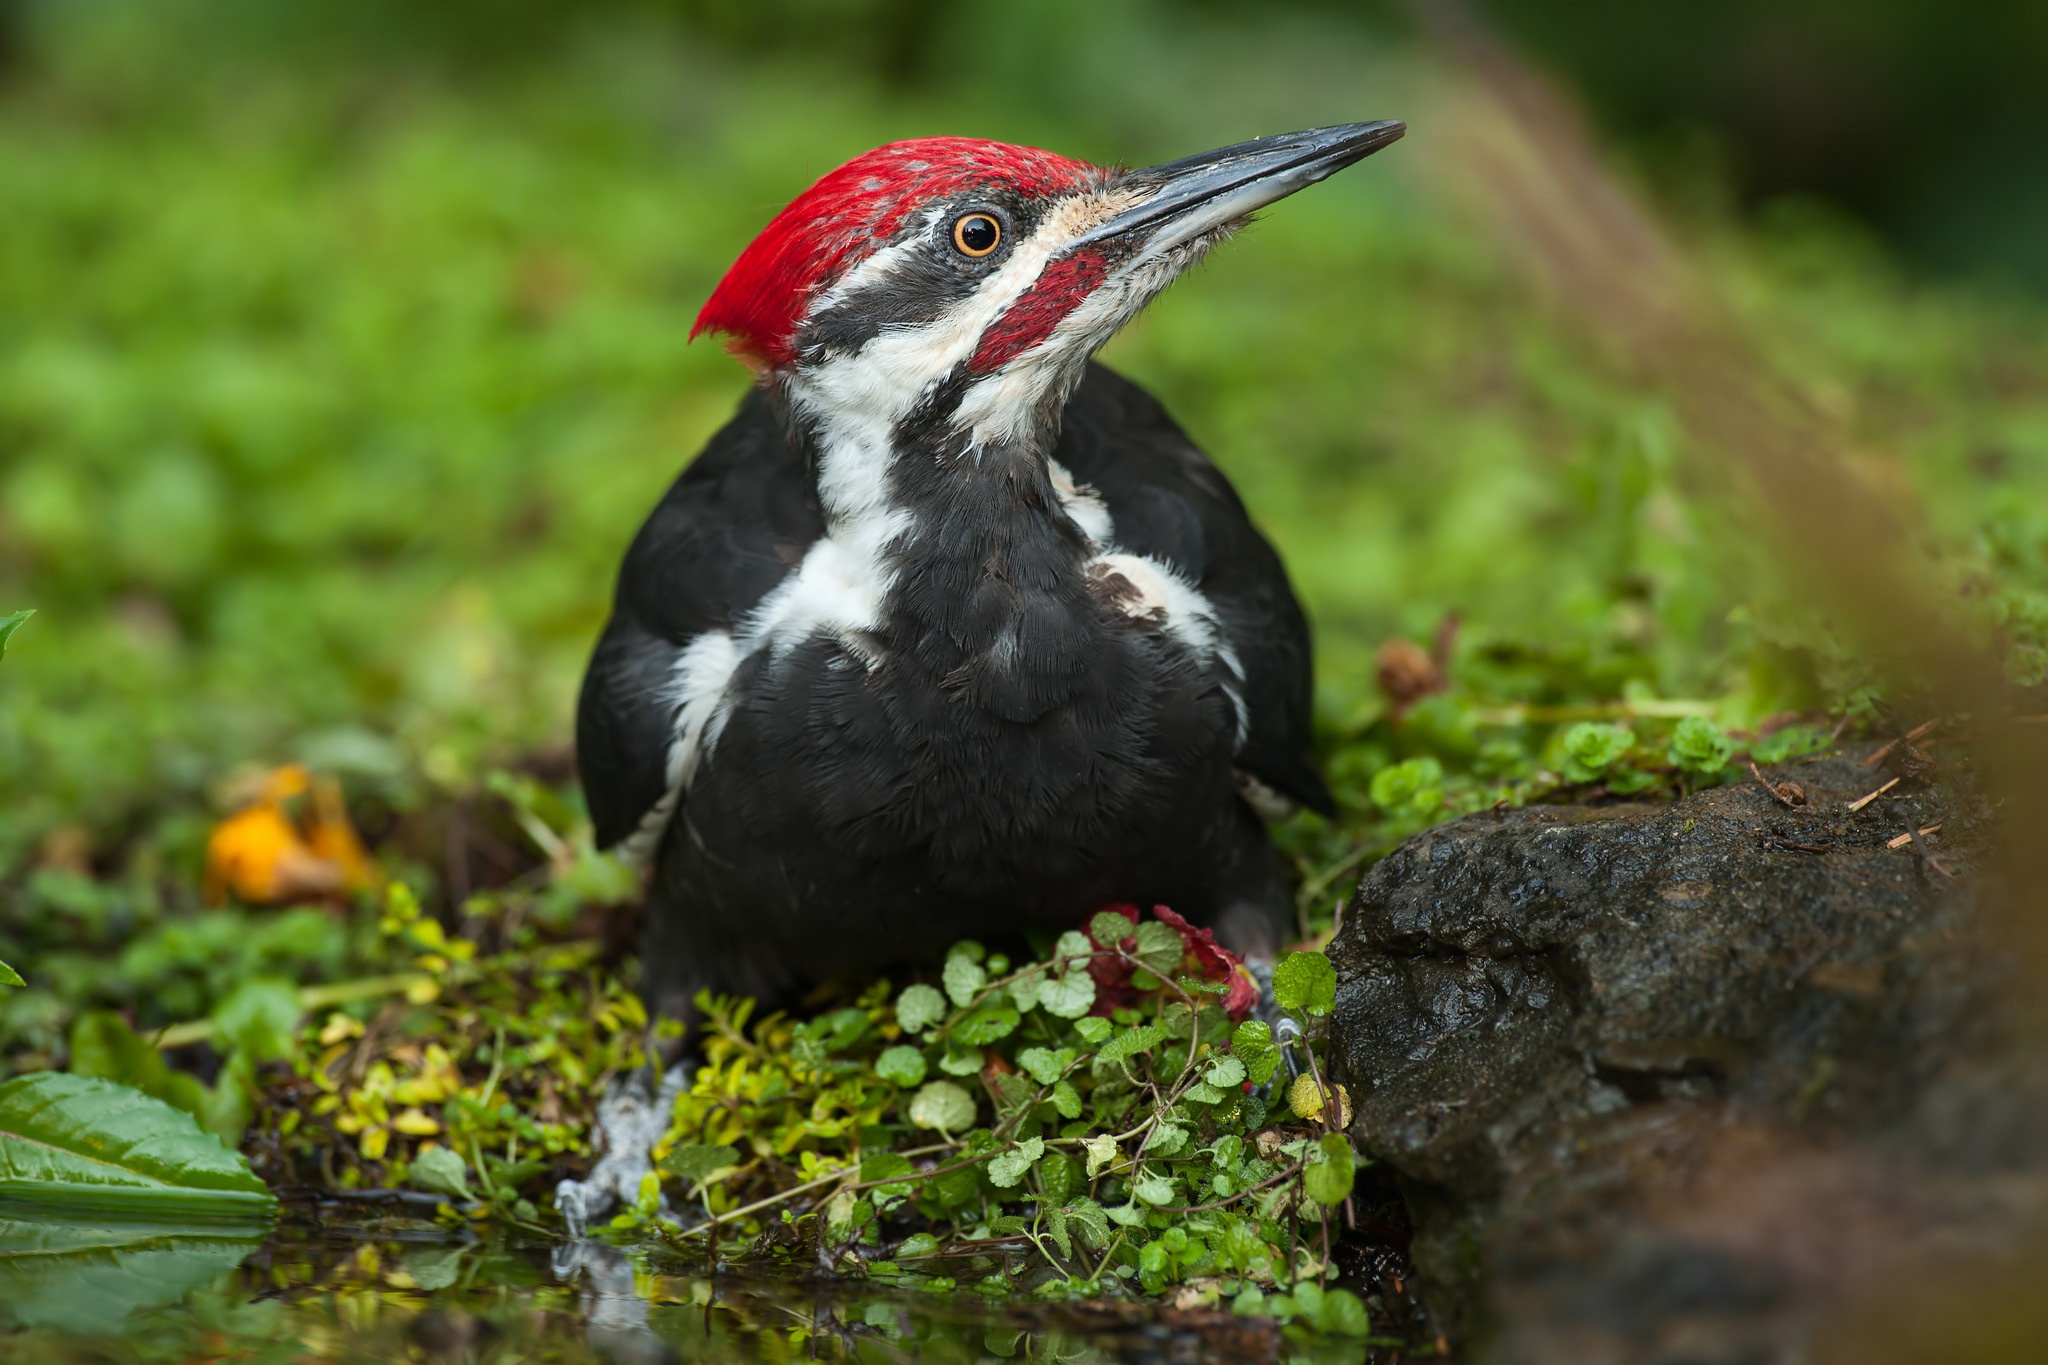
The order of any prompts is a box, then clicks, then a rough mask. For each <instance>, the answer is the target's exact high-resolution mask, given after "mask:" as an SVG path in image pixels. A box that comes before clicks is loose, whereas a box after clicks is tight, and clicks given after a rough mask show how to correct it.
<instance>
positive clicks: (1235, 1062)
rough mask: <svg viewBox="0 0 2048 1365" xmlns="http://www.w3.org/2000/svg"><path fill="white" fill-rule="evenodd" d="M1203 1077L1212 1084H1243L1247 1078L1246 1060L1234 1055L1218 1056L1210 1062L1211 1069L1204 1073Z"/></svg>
mask: <svg viewBox="0 0 2048 1365" xmlns="http://www.w3.org/2000/svg"><path fill="white" fill-rule="evenodd" d="M1202 1079H1203V1080H1205V1081H1207V1082H1208V1083H1209V1084H1211V1085H1218V1086H1233V1085H1243V1084H1244V1080H1245V1068H1244V1062H1243V1060H1242V1059H1241V1058H1238V1057H1234V1056H1224V1057H1218V1058H1216V1059H1215V1060H1214V1061H1212V1062H1210V1063H1209V1069H1208V1070H1206V1071H1204V1072H1203V1073H1202Z"/></svg>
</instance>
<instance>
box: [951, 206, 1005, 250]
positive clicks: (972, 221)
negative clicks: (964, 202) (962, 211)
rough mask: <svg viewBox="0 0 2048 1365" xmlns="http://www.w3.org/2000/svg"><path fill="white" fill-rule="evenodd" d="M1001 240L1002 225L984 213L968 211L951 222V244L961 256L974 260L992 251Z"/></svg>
mask: <svg viewBox="0 0 2048 1365" xmlns="http://www.w3.org/2000/svg"><path fill="white" fill-rule="evenodd" d="M1002 240H1003V225H1002V224H1001V223H998V222H997V221H996V220H995V219H994V218H992V217H990V216H989V215H988V214H986V213H969V214H966V215H964V216H962V217H961V219H960V220H959V221H958V222H956V223H954V224H953V245H954V246H956V247H958V248H959V249H960V254H961V255H962V256H972V257H974V258H975V259H976V260H979V259H981V258H982V257H983V256H986V255H988V254H989V252H991V251H994V250H995V249H996V246H997V245H998V244H999V243H1000V242H1001V241H1002Z"/></svg>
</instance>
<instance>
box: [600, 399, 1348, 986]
mask: <svg viewBox="0 0 2048 1365" xmlns="http://www.w3.org/2000/svg"><path fill="white" fill-rule="evenodd" d="M1053 458H1054V460H1056V461H1057V462H1058V464H1059V465H1061V466H1063V467H1064V468H1065V469H1066V470H1067V471H1070V472H1071V475H1072V477H1073V479H1074V481H1075V482H1076V483H1078V484H1080V485H1082V486H1083V487H1084V489H1092V490H1093V491H1094V492H1095V494H1097V495H1098V496H1099V497H1100V499H1101V502H1102V503H1103V504H1104V506H1105V507H1106V509H1107V511H1108V513H1109V516H1110V518H1111V520H1112V522H1113V526H1114V545H1113V548H1114V549H1115V550H1117V551H1121V552H1128V553H1130V554H1137V555H1144V556H1147V557H1149V558H1151V559H1153V560H1156V561H1158V562H1160V563H1162V564H1164V565H1167V566H1170V567H1171V568H1172V569H1174V570H1176V571H1178V573H1179V574H1180V575H1181V577H1182V578H1183V579H1184V580H1186V581H1187V582H1188V583H1190V584H1192V585H1193V586H1194V587H1195V588H1196V589H1197V590H1198V591H1199V592H1200V593H1201V595H1202V596H1203V597H1205V598H1206V599H1207V601H1208V604H1209V606H1210V608H1211V609H1212V611H1213V613H1214V615H1215V617H1216V619H1217V621H1218V623H1219V624H1220V627H1221V630H1222V633H1223V635H1224V637H1225V639H1226V641H1227V643H1228V645H1229V646H1230V648H1231V651H1232V652H1233V653H1234V654H1235V656H1236V659H1237V662H1238V670H1237V672H1238V674H1239V676H1236V677H1232V676H1230V671H1229V670H1228V669H1227V668H1222V667H1218V666H1215V665H1214V664H1205V662H1204V661H1203V659H1202V658H1201V657H1200V655H1199V654H1198V652H1196V651H1193V650H1190V649H1189V648H1187V647H1186V646H1185V645H1184V644H1182V643H1181V642H1180V641H1179V640H1177V639H1176V638H1175V637H1174V635H1173V634H1172V633H1171V632H1170V631H1168V630H1167V629H1166V628H1165V626H1164V624H1163V623H1162V622H1161V621H1159V620H1157V619H1153V618H1150V617H1146V616H1142V615H1140V616H1133V615H1131V614H1130V612H1129V611H1128V610H1126V609H1124V608H1123V607H1121V606H1120V599H1121V597H1122V596H1124V595H1127V594H1126V589H1127V585H1121V584H1118V583H1116V582H1114V581H1105V578H1106V577H1109V578H1113V577H1114V576H1113V575H1107V576H1106V575H1105V574H1104V573H1103V572H1102V571H1101V569H1100V568H1099V566H1097V567H1095V568H1093V569H1091V558H1092V557H1093V556H1094V555H1095V554H1096V553H1097V550H1098V549H1099V547H1094V546H1091V544H1090V543H1089V541H1088V539H1087V537H1086V535H1085V534H1084V533H1083V531H1082V529H1081V528H1080V526H1079V525H1078V524H1077V523H1076V521H1075V519H1074V518H1073V517H1072V516H1070V515H1069V514H1068V512H1067V510H1066V509H1065V507H1064V506H1063V504H1062V500H1061V498H1060V492H1059V490H1058V489H1056V488H1055V486H1054V483H1053V478H1054V476H1053V474H1052V472H1051V471H1050V469H1049V466H1048V465H1047V464H1046V462H1045V461H1044V460H1043V459H1040V458H1034V457H1032V456H1031V455H1030V454H1029V453H1028V452H1027V451H1024V450H1016V451H1004V450H997V451H990V452H982V453H981V454H980V456H979V457H978V458H974V459H965V458H953V459H947V458H944V457H943V454H942V453H940V447H937V446H935V447H934V457H933V458H932V459H929V460H917V459H912V460H904V461H902V462H900V464H899V466H898V468H897V470H896V472H895V473H894V474H893V475H892V480H893V489H894V494H895V497H896V498H897V500H898V501H899V502H900V503H901V505H902V506H904V507H905V508H906V509H908V511H909V512H910V513H911V514H912V516H913V517H914V518H915V520H914V523H913V526H914V529H913V530H912V531H911V532H910V533H909V534H908V535H906V536H905V537H904V539H903V542H902V543H901V544H900V545H899V546H898V547H897V549H896V550H895V552H894V553H895V555H896V558H897V563H896V575H895V578H894V582H893V586H892V587H891V589H890V592H889V596H888V599H887V600H886V602H885V604H884V607H883V610H882V612H881V615H880V619H879V622H878V624H877V625H876V628H875V629H874V631H873V632H872V635H873V637H874V638H872V639H868V640H864V641H862V642H860V643H859V645H858V647H857V649H856V650H855V651H854V652H853V653H849V650H848V649H847V647H846V646H845V645H844V644H843V643H842V642H839V641H836V640H834V639H832V638H830V637H829V636H826V635H812V636H810V637H808V638H804V639H802V640H800V641H797V642H795V643H794V644H793V645H792V646H791V647H790V648H789V649H788V650H787V651H786V652H782V653H780V655H779V657H778V656H777V653H776V651H772V650H768V649H762V650H760V651H758V652H756V653H754V654H753V655H751V656H749V657H748V658H746V659H745V660H744V661H743V662H742V663H741V664H740V665H739V668H738V671H737V672H736V673H735V674H734V676H733V678H732V683H731V688H730V695H731V697H732V698H733V701H732V704H731V707H730V712H729V714H728V716H727V717H726V719H725V721H724V725H723V728H722V730H721V731H720V732H719V734H718V736H717V740H716V744H715V746H713V747H712V748H711V750H710V756H709V758H708V759H706V760H705V761H704V762H703V764H702V766H701V768H700V769H699V770H698V771H697V773H696V775H695V777H694V780H693V781H692V782H691V783H690V785H689V787H688V789H687V790H686V791H685V792H683V793H682V794H681V796H680V800H679V801H678V803H677V805H676V806H675V808H674V811H673V813H672V814H671V815H670V816H669V818H668V819H667V822H666V825H665V827H663V831H662V833H661V834H660V841H659V844H658V848H657V852H656V859H655V871H654V879H653V883H652V887H651V891H650V896H651V900H650V905H649V923H648V929H647V937H646V942H645V949H644V964H643V969H644V973H645V981H644V989H645V991H646V993H647V995H648V996H649V998H650V1001H651V1002H652V1003H654V1004H655V1005H657V1006H658V1007H659V1008H661V1009H663V1010H664V1011H667V1012H670V1013H676V1014H683V1015H687V1014H688V1013H689V1008H688V1001H689V999H690V997H691V995H692V994H693V993H694V992H695V991H696V990H697V989H699V988H702V987H707V986H708V987H711V988H713V989H717V990H737V991H745V992H749V993H753V994H756V995H761V996H765V997H769V998H779V997H786V996H787V995H788V994H789V992H790V991H791V990H792V989H794V988H797V987H799V986H801V985H803V984H805V983H807V982H811V981H815V980H817V979H819V978H821V977H823V976H826V975H829V974H832V973H835V972H838V971H843V970H852V969H864V968H873V967H879V966H885V965H888V964H890V963H892V962H896V961H899V960H902V959H905V958H913V957H919V956H928V955H930V954H932V953H934V952H937V951H942V950H943V948H944V947H945V945H946V944H948V943H950V942H952V941H953V940H955V939H957V938H961V937H971V936H982V937H988V936H994V935H999V934H1004V933H1007V932H1011V931H1016V930H1020V929H1026V928H1043V929H1064V928H1069V927H1073V926H1074V925H1076V924H1078V923H1079V922H1080V921H1082V920H1083V919H1084V918H1085V917H1086V916H1087V915H1088V914H1089V913H1090V912H1091V911H1093V910H1095V909H1097V908H1099V907H1100V906H1102V905H1103V904H1106V903H1109V902H1113V901H1131V902H1136V903H1139V904H1154V903H1157V904H1166V905H1171V906H1173V907H1174V908H1175V909H1177V910H1179V911H1181V912H1182V913H1183V914H1186V915H1188V916H1189V917H1190V918H1191V919H1193V920H1195V921H1196V922H1198V923H1210V924H1216V925H1218V926H1219V928H1220V930H1221V931H1222V933H1223V936H1224V937H1225V939H1226V941H1235V942H1236V943H1237V944H1238V945H1239V946H1241V947H1244V948H1250V949H1254V950H1257V949H1265V950H1268V951H1269V950H1270V949H1271V948H1272V947H1274V946H1276V945H1277V943H1278V941H1279V940H1280V938H1281V937H1282V936H1283V935H1284V933H1285V929H1286V924H1287V920H1288V906H1289V899H1288V896H1287V894H1286V888H1285V884H1284V881H1283V877H1282V873H1281V869H1280V867H1279V864H1278V860H1277V857H1276V856H1275V854H1274V852H1273V850H1272V849H1271V847H1270V844H1269V843H1268V840H1267V838H1266V835H1265V832H1264V828H1263V826H1262V824H1261V823H1260V821H1259V819H1258V818H1257V816H1255V815H1254V814H1253V812H1252V810H1251V809H1250V808H1249V807H1248V805H1247V804H1246V803H1245V801H1244V800H1243V799H1242V798H1241V796H1240V795H1239V788H1240V784H1241V781H1242V777H1241V776H1240V775H1243V776H1248V777H1250V778H1252V779H1255V780H1256V781H1257V782H1259V783H1262V784H1263V785H1264V786H1265V787H1267V788H1269V789H1271V790H1273V791H1275V792H1278V793H1280V794H1283V795H1284V796H1286V797H1289V798H1292V799H1293V800H1294V801H1297V802H1300V803H1302V804H1305V805H1308V806H1310V807H1313V808H1316V809H1319V810H1324V811H1327V810H1328V809H1329V796H1328V792H1327V790H1326V789H1325V787H1324V786H1323V783H1322V780H1321V778H1320V777H1319V776H1318V775H1317V773H1316V771H1315V768H1314V766H1313V764H1312V762H1311V758H1310V733H1309V726H1310V658H1309V638H1308V628H1307V624H1306V622H1305V621H1304V619H1303V616H1302V613H1301V609H1300V607H1299V605H1298V604H1297V603H1296V600H1295V597H1294V594H1293V592H1292V590H1291V588H1290V587H1289V585H1288V582H1287V578H1286V574H1285V572H1284V570H1283V569H1282V567H1281V564H1280V561H1279V558H1278V556H1277V555H1276V554H1275V553H1274V551H1273V549H1272V547H1271V546H1270V545H1269V544H1268V543H1267V541H1266V540H1265V538H1264V537H1263V536H1261V535H1260V534H1259V532H1258V531H1257V529H1256V528H1255V527H1254V526H1253V525H1252V524H1251V521H1250V519H1249V518H1248V516H1247V515H1246V512H1245V509H1244V506H1243V504H1242V502H1241V501H1240V500H1239V498H1238V496H1237V494H1236V492H1235V491H1234V490H1233V489H1232V488H1231V486H1230V484H1229V483H1228V481H1227V480H1226V479H1225V478H1224V477H1223V475H1222V474H1221V472H1220V471H1218V470H1217V469H1216V468H1215V466H1214V465H1212V464H1210V462H1209V461H1208V460H1207V459H1206V458H1205V457H1204V456H1203V455H1202V454H1201V452H1200V451H1199V450H1197V449H1196V448H1195V446H1194V444H1193V443H1192V442H1191V441H1190V440H1189V439H1188V437H1187V435H1186V434H1185V433H1184V432H1183V431H1182V430H1181V429H1180V427H1179V426H1178V425H1177V424H1176V423H1175V422H1174V421H1173V419H1172V418H1171V417H1169V416H1168V415H1167V413H1166V412H1165V410H1164V409H1163V408H1162V407H1161V406H1160V405H1159V404H1158V402H1157V401H1155V400H1154V399H1153V398H1152V397H1151V396H1150V395H1148V394H1146V393H1145V392H1144V391H1143V390H1141V389H1140V388H1138V387H1137V386H1136V385H1134V384H1132V383H1130V382H1129V381H1128V380H1125V379H1123V378H1121V377H1120V376H1118V375H1116V374H1114V373H1112V372H1111V371H1109V370H1108V369H1106V368H1104V367H1102V366H1100V365H1092V364H1091V365H1090V366H1089V367H1088V370H1087V372H1086V374H1085V377H1084V378H1083V379H1082V381H1081V382H1080V384H1079V385H1078V387H1077V388H1076V389H1075V391H1074V393H1073V395H1072V397H1071V399H1070V400H1069V401H1068V403H1067V405H1066V408H1065V411H1064V413H1063V415H1062V418H1061V422H1060V427H1059V438H1058V443H1057V446H1056V448H1055V450H1054V452H1053ZM815 463H816V460H815V454H814V452H813V451H812V450H811V449H810V448H809V438H808V434H807V432H806V430H805V427H804V424H803V423H802V422H801V421H798V420H795V419H793V418H792V417H791V416H790V414H789V413H788V412H787V411H786V410H784V408H783V405H782V402H781V400H780V398H779V396H778V394H777V392H776V390H775V389H774V388H773V386H772V385H771V386H765V387H761V388H757V389H756V390H755V391H753V392H752V393H750V394H749V395H748V397H747V398H746V399H745V400H744V401H743V402H742V404H741V405H740V409H739V412H738V414H737V415H736V416H735V417H734V418H733V420H732V421H731V422H730V423H729V424H728V425H727V426H726V427H725V428H724V429H723V430H721V431H720V432H719V433H718V434H717V435H716V436H715V437H714V438H713V439H712V441H711V443H710V444H709V446H708V447H707V448H706V449H705V451H704V453H703V454H702V455H701V456H700V457H699V458H698V459H697V460H696V461H695V462H694V463H693V464H692V465H691V466H690V467H689V468H688V469H687V470H685V471H684V473H683V475H682V476H681V477H680V478H679V479H677V481H676V482H675V484H674V486H673V487H671V488H670V490H669V492H668V494H667V495H666V496H665V497H664V498H663V499H662V501H661V503H660V505H659V506H658V507H657V508H656V509H655V511H654V513H653V514H652V515H651V516H650V517H649V518H648V521H647V523H646V525H645V526H643V527H642V529H641V531H640V533H639V535H638V536H637V537H636V538H635V540H634V542H633V544H632V547H631V549H630V550H629V551H628V553H627V555H626V559H625V564H624V566H623V568H622V570H621V573H620V577H619V584H618V592H617V597H616V600H615V605H614V611H613V615H612V619H611V621H610V623H609V624H608V625H607V626H606V628H605V632H604V635H603V637H602V639H601V640H600V642H599V645H598V648H597V652H596V655H595V657H594V658H593V660H592V662H591V666H590V670H589V674H588V676H587V677H586V679H585V683H584V688H583V695H582V700H581V705H580V709H579V714H578V726H577V742H578V761H579V766H580V769H581V772H582V777H583V784H584V789H585V791H586V793H587V794H588V798H589V804H590V809H591V814H592V816H593V818H594V820H595V822H596V828H597V837H598V841H599V843H600V844H601V845H605V846H609V845H612V844H615V843H618V842H620V841H621V840H624V839H627V838H628V837H629V836H632V835H633V834H634V833H635V832H636V831H637V830H639V829H641V828H642V826H643V822H644V821H647V820H648V818H649V813H650V812H653V811H656V809H657V807H658V806H659V805H660V803H661V802H662V800H663V798H664V795H665V793H667V791H668V789H669V786H670V779H671V774H670V772H669V771H668V761H669V749H670V744H671V741H672V740H673V739H674V737H675V734H676V727H677V708H676V703H675V699H674V696H673V692H672V679H673V676H674V672H675V667H676V663H677V660H678V659H679V657H680V656H681V654H682V651H683V650H684V649H686V648H687V647H688V646H689V645H690V644H691V642H692V641H693V640H696V639H697V638H699V637H700V636H701V635H702V634H703V633H704V632H706V631H707V630H715V629H720V628H726V629H730V628H733V627H735V626H739V625H742V624H744V623H745V622H746V620H747V619H748V615H749V613H750V612H752V611H754V610H755V609H756V608H757V607H759V606H760V604H761V603H762V601H763V599H764V598H766V597H767V596H768V595H769V594H770V593H771V592H772V591H773V590H774V589H775V588H776V586H777V585H778V584H780V583H781V582H782V581H783V580H784V579H785V577H786V576H787V575H789V574H790V573H792V572H794V571H795V570H796V568H797V566H798V565H799V564H800V563H801V562H802V560H803V557H804V555H805V553H806V552H807V551H808V549H809V548H810V547H811V545H812V544H813V542H815V541H816V540H817V539H818V538H819V537H820V536H821V535H822V534H823V533H824V529H825V518H824V516H823V513H822V512H821V510H820V506H819V498H818V491H817V485H816V476H815ZM1233 694H1234V696H1233ZM1240 705H1241V706H1242V708H1243V712H1244V715H1245V717H1246V718H1247V719H1248V725H1246V726H1244V727H1243V733H1242V736H1240V723H1239V706H1240ZM656 818H657V820H658V819H659V817H658V816H657V817H656Z"/></svg>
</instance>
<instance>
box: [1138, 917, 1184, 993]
mask: <svg viewBox="0 0 2048 1365" xmlns="http://www.w3.org/2000/svg"><path fill="white" fill-rule="evenodd" d="M1136 932H1137V938H1138V942H1137V945H1136V946H1135V947H1134V948H1133V949H1132V950H1131V956H1132V957H1135V958H1137V959H1138V961H1139V963H1140V964H1141V965H1143V967H1144V968H1145V970H1146V971H1148V972H1150V973H1152V974H1153V975H1154V976H1156V977H1159V978H1160V979H1162V980H1171V979H1172V977H1173V969H1174V968H1176V967H1178V966H1180V959H1181V955H1182V954H1183V953H1185V952H1186V951H1187V947H1186V945H1185V944H1183V943H1182V942H1181V938H1180V934H1179V932H1178V931H1177V930H1175V929H1174V927H1173V926H1172V925H1170V924H1161V923H1160V922H1159V921H1158V920H1156V919H1148V920H1146V921H1145V922H1144V923H1143V924H1141V925H1139V926H1138V928H1137V931H1136Z"/></svg>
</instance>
